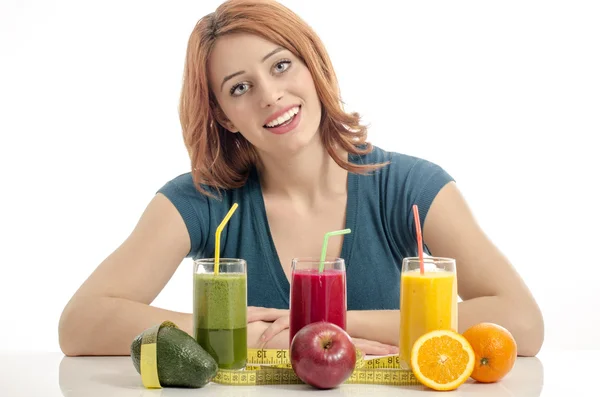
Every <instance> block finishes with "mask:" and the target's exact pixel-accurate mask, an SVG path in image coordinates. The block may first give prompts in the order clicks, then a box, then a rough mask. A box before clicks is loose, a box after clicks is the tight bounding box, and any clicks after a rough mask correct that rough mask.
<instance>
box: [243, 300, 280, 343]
mask: <svg viewBox="0 0 600 397" xmlns="http://www.w3.org/2000/svg"><path fill="white" fill-rule="evenodd" d="M289 314H290V311H289V310H284V309H272V308H267V307H256V306H249V307H248V323H252V322H255V321H263V322H268V323H270V324H269V326H268V327H267V329H266V330H265V331H264V332H263V334H262V335H261V336H260V339H259V341H260V342H259V343H260V344H261V345H265V344H266V343H267V342H269V341H270V340H271V339H272V338H273V337H274V336H275V335H278V334H279V333H280V332H281V331H283V330H285V329H287V328H289V327H290V315H289Z"/></svg>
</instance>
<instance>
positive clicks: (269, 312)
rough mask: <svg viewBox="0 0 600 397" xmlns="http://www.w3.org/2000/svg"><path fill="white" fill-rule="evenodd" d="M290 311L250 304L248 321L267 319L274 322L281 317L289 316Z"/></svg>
mask: <svg viewBox="0 0 600 397" xmlns="http://www.w3.org/2000/svg"><path fill="white" fill-rule="evenodd" d="M289 315H290V311H289V310H284V309H273V308H270V307H258V306H248V322H249V323H253V322H255V321H267V322H273V321H275V320H277V319H278V318H280V317H284V316H289Z"/></svg>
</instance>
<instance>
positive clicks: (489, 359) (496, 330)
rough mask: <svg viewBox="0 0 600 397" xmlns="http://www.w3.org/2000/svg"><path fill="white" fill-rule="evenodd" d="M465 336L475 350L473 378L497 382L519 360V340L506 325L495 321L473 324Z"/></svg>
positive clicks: (485, 381)
mask: <svg viewBox="0 0 600 397" xmlns="http://www.w3.org/2000/svg"><path fill="white" fill-rule="evenodd" d="M463 336H464V337H465V339H466V340H467V341H469V343H470V344H471V347H472V348H473V351H474V352H475V368H474V369H473V373H472V374H471V378H473V379H475V380H476V381H478V382H483V383H491V382H497V381H499V380H500V379H502V378H503V377H504V376H506V374H508V373H509V372H510V371H511V370H512V368H513V366H514V365H515V361H516V360H517V342H516V341H515V338H513V336H512V334H511V333H510V332H509V331H508V330H507V329H506V328H504V327H502V326H500V325H498V324H494V323H480V324H477V325H474V326H472V327H471V328H469V329H468V330H466V331H465V332H464V333H463Z"/></svg>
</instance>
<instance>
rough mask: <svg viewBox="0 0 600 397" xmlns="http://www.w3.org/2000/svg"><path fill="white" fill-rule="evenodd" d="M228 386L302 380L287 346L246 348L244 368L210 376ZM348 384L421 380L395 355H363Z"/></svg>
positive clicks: (404, 383) (407, 383)
mask: <svg viewBox="0 0 600 397" xmlns="http://www.w3.org/2000/svg"><path fill="white" fill-rule="evenodd" d="M212 381H213V382H215V383H220V384H224V385H232V386H260V385H289V384H301V383H303V382H302V380H300V378H298V376H296V374H295V373H294V371H293V370H292V366H291V363H290V361H289V352H288V350H278V349H248V365H247V366H246V368H245V369H244V370H238V371H235V370H223V369H220V370H219V372H218V373H217V376H215V377H214V378H213V380H212ZM344 383H348V384H373V385H391V386H415V385H420V384H421V383H420V382H419V381H418V380H417V378H416V377H415V376H414V375H413V373H412V372H411V371H409V370H404V369H401V367H400V357H398V355H394V356H385V357H379V358H373V359H364V358H363V357H362V354H359V358H358V359H357V362H356V367H355V369H354V372H352V375H350V377H349V378H348V379H347V380H346V381H345V382H344Z"/></svg>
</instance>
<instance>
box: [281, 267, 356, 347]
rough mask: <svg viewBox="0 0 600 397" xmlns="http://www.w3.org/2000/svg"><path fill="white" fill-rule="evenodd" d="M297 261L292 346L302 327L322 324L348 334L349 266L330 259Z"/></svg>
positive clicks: (292, 288) (294, 279) (293, 280)
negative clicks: (347, 295) (339, 328)
mask: <svg viewBox="0 0 600 397" xmlns="http://www.w3.org/2000/svg"><path fill="white" fill-rule="evenodd" d="M320 265H321V261H320V260H319V259H316V258H294V259H293V260H292V281H291V290H290V344H291V342H292V339H293V338H294V336H295V335H296V333H297V332H298V331H300V329H302V327H304V326H305V325H308V324H310V323H314V322H318V321H326V322H329V323H333V324H335V325H337V326H339V327H341V328H342V329H344V330H346V266H345V264H344V260H343V259H341V258H326V259H325V260H324V261H323V266H322V271H319V266H320Z"/></svg>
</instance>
